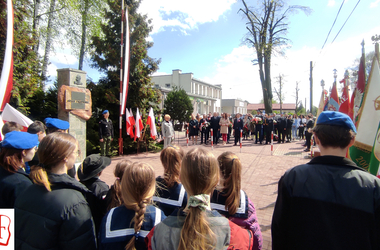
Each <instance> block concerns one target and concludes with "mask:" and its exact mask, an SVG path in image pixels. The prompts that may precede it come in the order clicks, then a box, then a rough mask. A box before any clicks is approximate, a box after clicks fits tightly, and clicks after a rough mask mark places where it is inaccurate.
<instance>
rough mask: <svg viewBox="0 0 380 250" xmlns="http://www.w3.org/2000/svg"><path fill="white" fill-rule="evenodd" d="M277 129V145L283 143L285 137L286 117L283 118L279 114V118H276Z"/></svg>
mask: <svg viewBox="0 0 380 250" xmlns="http://www.w3.org/2000/svg"><path fill="white" fill-rule="evenodd" d="M277 129H278V143H281V142H282V143H284V142H285V135H286V117H284V115H283V114H281V117H280V118H278V121H277Z"/></svg>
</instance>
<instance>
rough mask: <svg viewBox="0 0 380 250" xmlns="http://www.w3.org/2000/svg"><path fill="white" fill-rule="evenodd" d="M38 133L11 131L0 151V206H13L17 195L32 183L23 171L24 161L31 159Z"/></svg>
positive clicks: (36, 143)
mask: <svg viewBox="0 0 380 250" xmlns="http://www.w3.org/2000/svg"><path fill="white" fill-rule="evenodd" d="M37 145H38V135H34V134H29V133H26V132H20V131H12V132H9V133H7V134H6V136H5V138H4V140H3V141H2V143H1V151H0V208H13V207H14V203H15V200H16V198H17V196H19V195H20V194H21V193H22V192H24V191H25V189H27V188H28V187H29V186H31V185H32V184H33V183H32V181H31V180H30V179H29V177H28V174H27V173H25V169H24V168H25V162H28V161H30V160H32V159H33V157H34V154H35V152H36V146H37Z"/></svg>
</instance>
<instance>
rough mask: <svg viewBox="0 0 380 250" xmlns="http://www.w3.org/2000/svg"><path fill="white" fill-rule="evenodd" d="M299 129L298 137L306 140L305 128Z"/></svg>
mask: <svg viewBox="0 0 380 250" xmlns="http://www.w3.org/2000/svg"><path fill="white" fill-rule="evenodd" d="M298 129H299V130H298V136H299V137H300V138H301V139H304V138H305V133H304V131H305V127H299V128H298Z"/></svg>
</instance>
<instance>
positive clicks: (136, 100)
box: [88, 0, 160, 151]
mask: <svg viewBox="0 0 380 250" xmlns="http://www.w3.org/2000/svg"><path fill="white" fill-rule="evenodd" d="M140 2H141V0H130V1H128V5H127V6H128V13H129V29H130V45H131V48H130V51H129V52H130V56H131V58H130V66H129V90H128V98H127V108H132V109H133V111H135V110H136V108H139V110H140V112H141V114H142V117H143V119H142V120H143V123H144V124H145V123H146V117H147V111H148V109H149V107H151V106H153V107H154V108H156V109H157V105H158V103H159V101H160V96H159V94H158V92H157V91H156V90H155V89H154V88H153V83H152V82H151V75H152V74H153V73H154V72H155V71H156V70H157V69H158V64H159V62H160V60H156V59H153V58H150V57H149V56H148V53H147V50H148V49H149V48H150V47H152V46H153V43H152V42H149V41H147V38H148V36H149V32H151V31H152V28H153V27H152V26H151V20H150V19H148V17H147V16H146V15H142V14H140V13H138V12H137V9H138V7H139V5H140ZM107 5H108V6H107V8H104V9H103V11H104V22H103V24H102V25H101V30H102V33H101V35H99V36H94V37H92V43H91V48H92V50H93V53H92V57H91V60H92V66H93V67H95V68H97V69H99V70H100V71H102V72H104V73H105V74H106V76H105V77H103V78H101V79H100V80H99V83H98V84H93V85H91V86H90V90H91V91H93V92H92V97H93V110H94V111H95V114H94V116H93V118H92V119H98V118H99V117H100V116H101V115H100V114H99V112H100V111H102V110H104V109H108V110H109V111H110V118H111V119H112V120H113V121H114V123H115V125H116V126H117V124H118V120H119V112H120V104H119V93H120V43H121V39H120V37H121V33H120V32H121V31H120V29H121V28H120V27H121V26H120V23H121V2H120V1H113V0H107ZM124 27H125V26H124ZM125 33H126V32H125V31H124V34H125ZM127 53H128V51H127ZM124 72H128V70H127V69H124ZM125 77H126V76H125ZM89 123H90V124H91V122H89ZM92 124H94V127H92V128H90V129H89V128H88V130H95V131H96V130H97V129H98V127H97V126H98V123H97V122H93V123H92ZM144 127H145V126H144ZM123 131H125V129H123ZM146 131H148V130H146ZM115 132H116V133H115V139H116V138H118V137H119V130H118V129H117V127H115ZM144 135H145V136H144V141H146V142H148V145H146V146H147V147H151V146H152V143H151V141H150V140H148V133H147V134H144ZM123 138H124V148H125V149H126V151H129V150H134V149H136V148H137V147H138V145H137V143H135V142H133V141H132V140H131V139H130V138H129V136H128V135H126V133H125V132H123ZM145 139H146V140H145ZM97 140H98V138H97ZM92 143H93V144H94V145H96V144H98V142H97V141H96V142H95V141H92ZM144 143H145V142H144ZM144 143H142V144H144ZM113 145H114V146H116V145H117V140H114V141H113ZM140 146H143V147H144V146H145V145H140Z"/></svg>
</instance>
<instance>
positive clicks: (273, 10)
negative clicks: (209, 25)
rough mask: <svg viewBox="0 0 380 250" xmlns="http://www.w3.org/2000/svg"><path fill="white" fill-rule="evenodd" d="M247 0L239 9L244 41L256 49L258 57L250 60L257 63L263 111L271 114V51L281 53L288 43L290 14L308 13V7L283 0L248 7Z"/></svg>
mask: <svg viewBox="0 0 380 250" xmlns="http://www.w3.org/2000/svg"><path fill="white" fill-rule="evenodd" d="M247 2H248V0H242V3H243V5H244V7H243V8H241V9H240V11H241V12H242V13H243V14H244V17H245V18H246V19H247V21H248V22H247V24H246V28H247V30H248V34H247V36H246V38H245V42H246V43H247V44H248V46H251V47H253V48H254V50H255V51H256V56H257V59H254V60H252V62H253V64H254V65H259V75H260V81H261V87H262V91H263V97H264V105H265V112H266V113H272V98H273V94H272V83H271V61H272V54H273V53H275V52H277V53H279V54H280V55H283V54H284V51H283V50H282V48H284V47H285V46H284V45H286V44H288V43H289V40H288V39H287V38H285V35H286V32H287V30H288V25H289V24H288V20H287V19H288V17H289V15H290V14H292V13H294V12H297V11H299V10H301V11H303V12H305V13H306V14H308V13H309V12H310V11H311V10H310V8H308V7H305V6H300V5H291V6H286V4H285V1H284V0H260V1H259V2H260V3H261V4H260V5H259V6H258V7H249V6H248V5H247ZM255 6H257V4H255Z"/></svg>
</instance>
